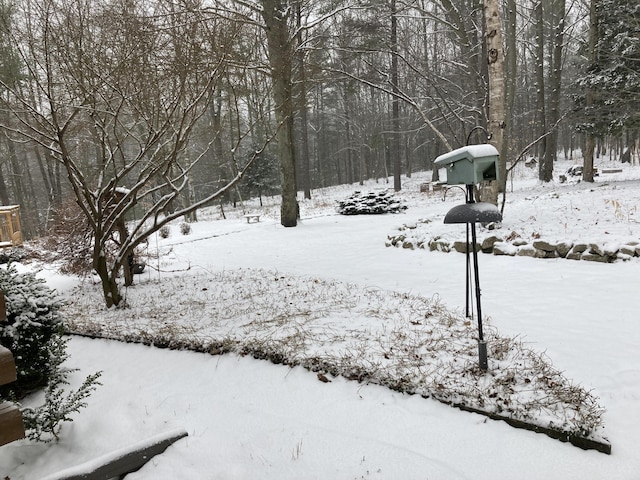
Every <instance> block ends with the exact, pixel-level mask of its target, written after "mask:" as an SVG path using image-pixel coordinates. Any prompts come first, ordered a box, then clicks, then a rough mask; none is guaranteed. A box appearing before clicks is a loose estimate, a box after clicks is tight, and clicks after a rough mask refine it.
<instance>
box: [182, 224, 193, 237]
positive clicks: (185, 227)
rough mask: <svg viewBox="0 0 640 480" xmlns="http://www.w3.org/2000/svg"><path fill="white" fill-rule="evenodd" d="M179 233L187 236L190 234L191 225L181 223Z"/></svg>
mask: <svg viewBox="0 0 640 480" xmlns="http://www.w3.org/2000/svg"><path fill="white" fill-rule="evenodd" d="M180 233H182V234H183V235H189V234H190V233H191V225H190V224H189V223H187V222H182V223H181V224H180Z"/></svg>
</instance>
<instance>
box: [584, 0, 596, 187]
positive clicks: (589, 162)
mask: <svg viewBox="0 0 640 480" xmlns="http://www.w3.org/2000/svg"><path fill="white" fill-rule="evenodd" d="M597 4H598V0H591V3H590V5H589V52H588V54H589V63H590V64H591V65H594V64H595V63H596V62H597V61H598V49H597V45H598V10H597V7H598V5H597ZM585 102H586V108H587V110H589V109H590V108H591V106H592V105H593V91H592V90H591V89H590V88H588V89H587V91H586V92H585ZM585 137H586V138H585V144H586V145H585V149H584V160H583V167H582V180H583V181H585V182H593V152H594V150H595V143H596V139H595V137H594V134H593V133H592V132H589V131H588V132H587V133H586V134H585Z"/></svg>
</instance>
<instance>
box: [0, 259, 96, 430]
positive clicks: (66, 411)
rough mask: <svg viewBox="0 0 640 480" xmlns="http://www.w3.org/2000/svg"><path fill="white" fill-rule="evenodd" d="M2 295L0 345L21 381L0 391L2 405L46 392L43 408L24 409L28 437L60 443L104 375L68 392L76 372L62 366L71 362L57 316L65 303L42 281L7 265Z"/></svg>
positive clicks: (0, 282)
mask: <svg viewBox="0 0 640 480" xmlns="http://www.w3.org/2000/svg"><path fill="white" fill-rule="evenodd" d="M0 290H2V291H3V292H4V294H5V300H6V309H7V321H6V322H2V323H0V344H2V345H3V346H5V347H6V348H8V349H9V350H11V352H12V353H13V356H14V359H15V362H16V370H17V377H18V379H17V381H16V382H14V383H10V384H8V385H5V386H3V387H2V388H0V401H1V400H3V399H7V400H12V401H15V400H18V399H23V398H24V397H25V396H26V395H27V394H29V393H32V392H34V391H36V390H39V389H42V388H44V397H45V401H44V404H43V405H41V406H39V407H34V408H22V414H23V417H24V422H25V428H26V430H27V436H28V437H29V438H30V439H32V440H39V441H49V440H52V439H58V435H59V432H60V428H61V426H62V422H66V421H71V414H72V413H74V412H77V411H78V410H80V409H81V408H82V407H84V406H85V402H84V399H86V398H87V397H88V396H89V395H90V394H91V392H92V391H93V390H94V389H95V387H96V385H97V384H98V381H97V379H98V377H99V376H100V374H99V373H97V374H94V375H90V376H89V377H87V378H86V379H85V381H84V382H83V384H82V385H81V386H80V387H79V388H78V389H77V390H76V391H67V390H66V389H65V386H66V385H68V383H69V382H68V381H67V377H68V375H69V373H71V371H72V370H70V369H68V368H65V367H63V365H62V364H63V363H64V361H65V360H66V359H67V355H66V340H65V339H64V338H63V336H62V334H63V324H62V320H61V317H60V315H59V310H60V307H61V306H62V304H61V302H60V300H59V299H58V298H57V296H56V294H55V292H53V291H52V290H51V289H50V288H48V287H47V286H46V285H45V283H44V281H43V280H40V279H38V278H36V276H35V275H34V274H33V273H24V274H20V273H18V272H17V271H16V269H15V268H14V267H13V266H11V265H9V266H7V267H6V268H1V269H0Z"/></svg>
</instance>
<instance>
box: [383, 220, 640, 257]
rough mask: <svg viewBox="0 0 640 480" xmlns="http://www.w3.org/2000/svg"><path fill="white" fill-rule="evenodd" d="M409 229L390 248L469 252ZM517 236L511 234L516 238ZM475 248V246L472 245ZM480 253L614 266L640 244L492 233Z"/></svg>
mask: <svg viewBox="0 0 640 480" xmlns="http://www.w3.org/2000/svg"><path fill="white" fill-rule="evenodd" d="M409 230H415V227H412V226H406V225H405V226H403V227H402V228H401V229H400V231H399V233H397V234H393V235H388V236H387V241H386V246H387V247H392V246H393V247H402V248H408V249H412V250H413V249H420V248H422V249H425V250H426V249H429V250H430V251H432V252H433V251H439V252H451V251H456V252H459V253H466V252H467V242H466V241H464V240H455V241H450V240H447V239H445V238H442V237H439V236H436V237H433V238H431V239H429V240H426V239H422V240H419V239H417V237H416V236H414V235H412V234H411V233H407V231H409ZM512 236H513V234H511V235H510V237H512ZM468 247H469V248H471V244H470V243H469V244H468ZM477 249H478V252H483V253H489V254H493V255H508V256H512V257H513V256H521V257H533V258H566V259H569V260H585V261H590V262H600V263H612V262H615V261H617V260H622V261H626V260H630V259H631V258H633V257H640V241H638V242H636V241H632V242H628V243H625V244H618V243H613V242H610V243H607V244H603V243H598V242H571V241H566V240H563V241H558V242H552V241H549V240H542V239H535V240H533V241H532V242H528V241H526V240H523V239H522V238H517V237H516V238H514V239H505V238H504V237H502V236H500V235H496V234H491V235H489V236H487V237H485V238H484V239H482V240H481V241H478V245H477Z"/></svg>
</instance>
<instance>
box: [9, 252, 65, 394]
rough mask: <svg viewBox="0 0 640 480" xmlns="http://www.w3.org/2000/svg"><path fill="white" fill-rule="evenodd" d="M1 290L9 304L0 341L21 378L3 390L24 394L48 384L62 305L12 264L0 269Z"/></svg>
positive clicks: (59, 335) (60, 327)
mask: <svg viewBox="0 0 640 480" xmlns="http://www.w3.org/2000/svg"><path fill="white" fill-rule="evenodd" d="M0 290H2V291H3V292H4V295H5V301H6V305H7V321H6V322H5V323H0V344H2V345H3V346H5V347H6V348H8V349H9V350H11V352H12V353H13V357H14V359H15V362H16V369H17V372H18V380H17V382H14V383H12V384H9V385H6V386H4V387H2V388H1V389H0V394H4V395H8V394H9V392H10V393H11V395H12V396H14V397H15V398H22V397H24V396H25V395H26V394H28V393H29V392H32V391H34V390H37V389H40V388H42V387H44V386H45V385H47V383H48V382H49V377H50V376H51V373H52V368H53V364H52V358H53V357H54V356H55V353H56V352H58V351H59V349H60V346H59V343H60V342H61V341H62V340H61V339H62V333H63V325H62V319H61V317H60V314H59V309H60V307H61V306H62V305H61V302H60V300H59V299H58V298H57V297H56V295H55V293H54V292H53V291H52V290H51V289H49V288H48V287H47V286H46V285H45V283H44V281H43V280H41V279H38V278H36V276H35V275H34V274H33V273H21V274H20V273H18V272H17V270H16V269H15V267H14V266H13V265H11V264H9V265H8V266H7V267H6V268H1V269H0Z"/></svg>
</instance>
